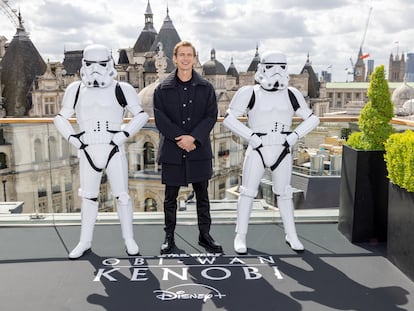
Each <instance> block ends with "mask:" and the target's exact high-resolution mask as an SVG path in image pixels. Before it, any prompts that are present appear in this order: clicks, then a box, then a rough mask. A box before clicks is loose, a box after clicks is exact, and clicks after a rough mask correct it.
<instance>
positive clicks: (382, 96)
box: [346, 65, 394, 150]
mask: <svg viewBox="0 0 414 311" xmlns="http://www.w3.org/2000/svg"><path fill="white" fill-rule="evenodd" d="M370 81H371V82H370V84H369V88H368V93H367V95H368V98H369V99H370V100H369V102H368V103H367V104H366V105H365V106H364V108H362V110H361V113H360V115H359V120H358V125H359V128H360V130H361V131H360V132H354V133H352V134H351V135H350V136H349V137H348V140H347V141H346V144H347V145H349V146H350V147H352V148H354V149H363V150H384V143H385V141H386V140H387V138H388V137H389V136H390V135H391V134H392V132H393V128H392V125H391V123H390V121H391V119H392V117H393V116H394V105H393V103H392V101H391V94H390V90H389V87H388V82H387V80H386V79H385V70H384V65H381V66H378V67H376V68H375V70H374V72H373V73H372V74H371V76H370Z"/></svg>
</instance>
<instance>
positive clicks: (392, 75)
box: [388, 53, 405, 82]
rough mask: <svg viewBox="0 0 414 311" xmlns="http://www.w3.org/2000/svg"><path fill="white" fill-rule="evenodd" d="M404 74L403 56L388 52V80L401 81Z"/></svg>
mask: <svg viewBox="0 0 414 311" xmlns="http://www.w3.org/2000/svg"><path fill="white" fill-rule="evenodd" d="M404 75H405V57H404V54H401V57H400V56H399V55H398V54H397V55H395V56H394V55H393V54H392V53H391V54H390V62H389V66H388V82H403V81H404Z"/></svg>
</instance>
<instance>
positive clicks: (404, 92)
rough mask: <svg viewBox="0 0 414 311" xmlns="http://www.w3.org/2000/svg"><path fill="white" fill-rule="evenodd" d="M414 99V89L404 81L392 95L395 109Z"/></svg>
mask: <svg viewBox="0 0 414 311" xmlns="http://www.w3.org/2000/svg"><path fill="white" fill-rule="evenodd" d="M413 98H414V88H413V87H411V86H409V85H408V84H407V81H404V83H403V84H401V85H400V86H399V87H397V88H396V89H395V90H394V92H393V93H392V96H391V100H392V102H393V103H394V106H395V108H400V107H402V106H403V104H404V103H405V102H406V101H408V100H410V99H413Z"/></svg>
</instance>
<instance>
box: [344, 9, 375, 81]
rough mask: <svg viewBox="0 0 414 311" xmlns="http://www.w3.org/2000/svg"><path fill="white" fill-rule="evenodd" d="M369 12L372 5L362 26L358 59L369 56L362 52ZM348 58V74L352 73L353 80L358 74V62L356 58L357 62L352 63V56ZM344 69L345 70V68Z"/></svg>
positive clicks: (369, 16)
mask: <svg viewBox="0 0 414 311" xmlns="http://www.w3.org/2000/svg"><path fill="white" fill-rule="evenodd" d="M371 12H372V7H370V8H369V11H368V17H367V20H366V22H365V27H364V33H363V35H362V40H361V44H360V45H359V52H358V60H359V59H364V58H367V57H368V56H369V54H363V52H362V51H363V49H362V48H363V46H364V42H365V37H366V35H367V30H368V25H369V20H370V18H371ZM349 60H350V62H351V71H349V70H348V72H347V73H348V74H351V75H353V78H354V81H355V78H356V76H357V75H358V74H359V73H358V71H357V69H356V64H357V63H358V60H357V62H356V63H354V62H353V61H352V57H350V58H349ZM345 70H347V69H345Z"/></svg>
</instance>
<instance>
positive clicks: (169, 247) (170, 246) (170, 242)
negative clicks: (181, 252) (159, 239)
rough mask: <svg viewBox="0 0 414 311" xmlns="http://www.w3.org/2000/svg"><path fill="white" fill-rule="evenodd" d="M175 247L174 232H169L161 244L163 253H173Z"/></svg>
mask: <svg viewBox="0 0 414 311" xmlns="http://www.w3.org/2000/svg"><path fill="white" fill-rule="evenodd" d="M174 248H175V242H174V234H167V235H166V236H165V240H164V243H162V244H161V255H164V254H171V253H172V252H173V250H174Z"/></svg>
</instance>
